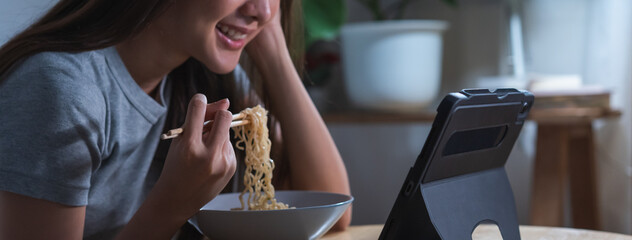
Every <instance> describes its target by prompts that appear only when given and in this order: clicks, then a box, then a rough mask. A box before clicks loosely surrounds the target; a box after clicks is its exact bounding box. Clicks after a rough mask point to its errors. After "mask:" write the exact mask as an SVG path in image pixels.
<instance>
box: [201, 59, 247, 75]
mask: <svg viewBox="0 0 632 240" xmlns="http://www.w3.org/2000/svg"><path fill="white" fill-rule="evenodd" d="M238 60H239V59H238ZM238 60H237V61H233V62H221V63H215V64H212V63H205V64H204V65H206V67H207V68H208V69H209V70H211V72H214V73H217V74H227V73H230V72H232V71H233V70H235V68H236V67H237V64H238V63H239V61H238Z"/></svg>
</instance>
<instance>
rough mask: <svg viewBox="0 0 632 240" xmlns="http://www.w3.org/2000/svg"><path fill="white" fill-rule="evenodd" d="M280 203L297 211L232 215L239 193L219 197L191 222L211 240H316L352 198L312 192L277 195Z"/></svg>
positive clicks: (236, 212)
mask: <svg viewBox="0 0 632 240" xmlns="http://www.w3.org/2000/svg"><path fill="white" fill-rule="evenodd" d="M275 194H276V195H275V197H276V199H277V200H278V201H281V202H283V203H286V204H288V205H290V206H291V207H292V206H293V207H295V208H294V209H284V210H270V211H231V210H230V209H231V208H236V207H240V206H241V205H240V203H239V193H227V194H220V195H219V196H217V197H216V198H215V199H213V200H212V201H210V202H209V203H207V204H206V205H205V206H204V207H202V209H200V212H198V213H197V214H196V215H195V216H194V217H193V218H191V219H190V220H189V221H190V222H191V223H192V224H193V225H194V226H196V227H197V228H198V230H200V231H201V232H202V233H203V234H204V235H206V236H207V237H209V238H210V239H212V240H223V239H261V240H263V239H279V240H282V239H317V238H319V237H320V236H322V235H323V234H325V233H326V232H327V230H329V228H331V226H333V225H334V223H336V221H337V220H338V219H339V218H340V217H341V216H342V214H343V213H344V212H345V210H346V209H347V208H348V207H349V204H350V203H351V202H352V201H353V197H351V196H348V195H343V194H336V193H326V192H313V191H277V192H276V193H275Z"/></svg>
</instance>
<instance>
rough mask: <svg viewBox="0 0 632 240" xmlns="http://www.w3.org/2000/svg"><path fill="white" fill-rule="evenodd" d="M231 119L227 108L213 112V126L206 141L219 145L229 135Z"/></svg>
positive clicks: (231, 116)
mask: <svg viewBox="0 0 632 240" xmlns="http://www.w3.org/2000/svg"><path fill="white" fill-rule="evenodd" d="M232 121H233V115H232V114H231V113H230V112H229V111H227V110H219V111H217V112H215V118H214V119H213V127H212V128H211V131H210V132H209V136H208V142H207V143H210V144H211V146H213V145H216V146H221V145H222V144H223V143H224V141H225V140H226V139H228V136H229V132H228V131H229V130H230V123H231V122H232Z"/></svg>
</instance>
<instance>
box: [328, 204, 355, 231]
mask: <svg viewBox="0 0 632 240" xmlns="http://www.w3.org/2000/svg"><path fill="white" fill-rule="evenodd" d="M349 224H351V207H349V208H348V209H347V211H345V213H344V214H343V215H342V217H340V219H338V222H336V224H334V226H333V227H331V229H330V230H329V231H330V232H338V231H344V230H346V229H347V227H349Z"/></svg>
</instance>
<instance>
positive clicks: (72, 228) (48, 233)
mask: <svg viewBox="0 0 632 240" xmlns="http://www.w3.org/2000/svg"><path fill="white" fill-rule="evenodd" d="M0 213H1V214H0V239H81V238H82V236H83V222H84V219H85V215H86V207H85V206H80V207H71V206H65V205H62V204H59V203H54V202H50V201H47V200H42V199H36V198H32V197H27V196H24V195H20V194H15V193H11V192H6V191H0Z"/></svg>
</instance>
